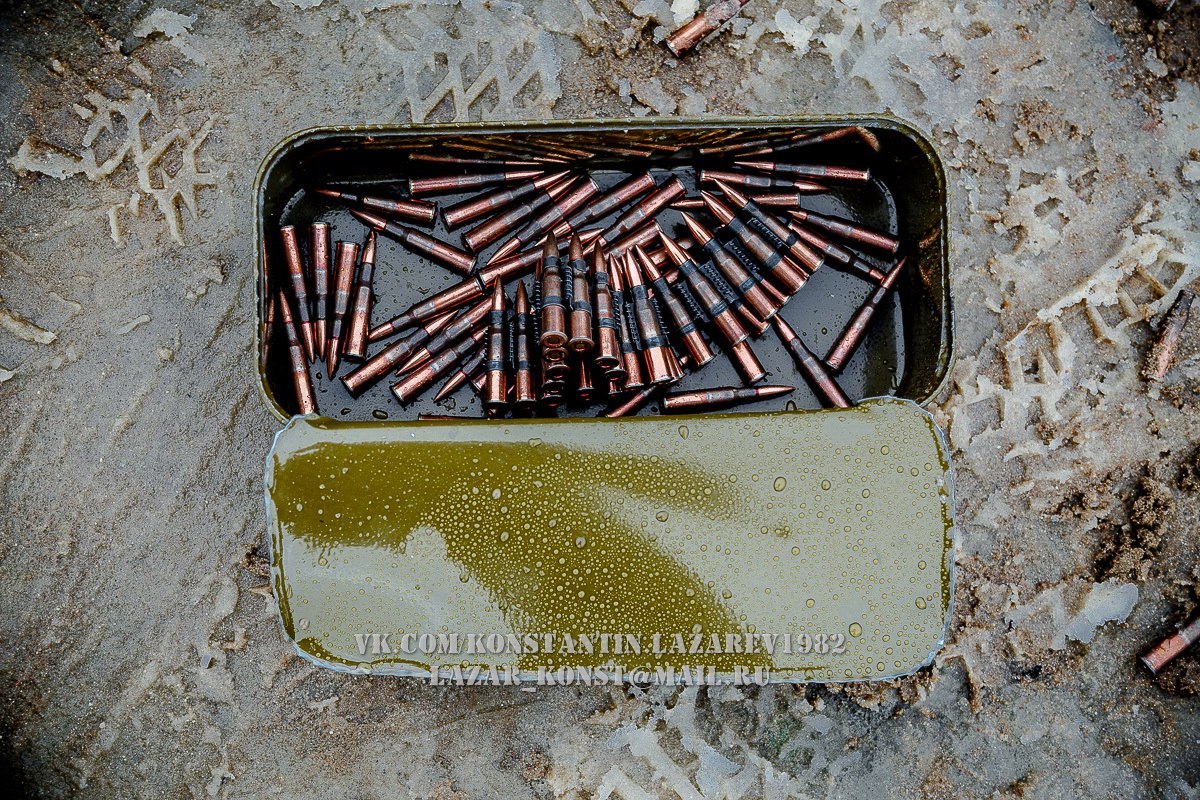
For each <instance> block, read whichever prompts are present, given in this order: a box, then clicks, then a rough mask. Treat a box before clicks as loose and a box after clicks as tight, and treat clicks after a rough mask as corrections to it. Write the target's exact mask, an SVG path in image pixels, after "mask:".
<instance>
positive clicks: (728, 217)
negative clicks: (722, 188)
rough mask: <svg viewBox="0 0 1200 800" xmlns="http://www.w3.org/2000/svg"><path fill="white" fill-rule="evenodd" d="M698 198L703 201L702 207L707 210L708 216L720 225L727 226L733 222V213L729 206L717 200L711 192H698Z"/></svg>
mask: <svg viewBox="0 0 1200 800" xmlns="http://www.w3.org/2000/svg"><path fill="white" fill-rule="evenodd" d="M700 198H701V199H702V200H704V205H705V207H706V208H708V211H709V213H710V214H712V215H713V216H714V217H716V218H717V221H718V222H720V223H721V224H722V225H728V224H729V223H730V222H732V221H733V218H734V213H733V211H732V210H731V209H730V208H729V206H727V205H725V204H724V203H722V202H721V201H720V200H718V199H717V196H716V195H714V194H713V193H712V192H704V191H702V192H700Z"/></svg>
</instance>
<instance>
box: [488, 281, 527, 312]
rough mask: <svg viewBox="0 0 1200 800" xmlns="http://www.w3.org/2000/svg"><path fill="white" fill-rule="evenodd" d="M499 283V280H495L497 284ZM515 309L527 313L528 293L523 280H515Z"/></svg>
mask: <svg viewBox="0 0 1200 800" xmlns="http://www.w3.org/2000/svg"><path fill="white" fill-rule="evenodd" d="M499 284H500V282H499V281H497V282H496V285H497V286H498V285H499ZM515 310H516V313H518V314H528V313H529V293H528V292H526V291H525V281H517V300H516V303H515Z"/></svg>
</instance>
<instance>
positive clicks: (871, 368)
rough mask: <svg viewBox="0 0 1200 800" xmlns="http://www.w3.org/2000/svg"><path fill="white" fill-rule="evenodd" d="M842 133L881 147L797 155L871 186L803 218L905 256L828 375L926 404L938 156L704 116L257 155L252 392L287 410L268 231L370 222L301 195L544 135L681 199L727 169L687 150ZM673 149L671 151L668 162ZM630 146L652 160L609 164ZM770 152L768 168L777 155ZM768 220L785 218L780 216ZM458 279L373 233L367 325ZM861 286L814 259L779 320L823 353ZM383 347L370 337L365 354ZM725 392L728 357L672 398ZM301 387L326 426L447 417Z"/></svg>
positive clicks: (594, 167)
mask: <svg viewBox="0 0 1200 800" xmlns="http://www.w3.org/2000/svg"><path fill="white" fill-rule="evenodd" d="M854 125H860V126H863V127H865V128H867V129H868V130H869V131H870V132H871V133H873V134H874V135H875V137H876V138H877V139H878V140H879V142H880V145H881V147H880V152H878V153H874V152H871V151H869V150H868V149H867V148H865V147H864V146H862V145H861V142H860V140H859V138H858V137H842V138H839V139H836V140H834V141H830V142H827V143H823V144H819V145H813V146H811V147H810V148H805V149H802V150H797V151H796V155H795V157H794V158H795V160H796V161H797V162H801V163H808V162H810V161H815V160H817V159H818V158H821V159H824V160H826V161H828V162H829V163H833V164H838V163H846V164H854V163H856V159H859V158H860V157H861V158H869V161H870V167H871V170H870V171H871V175H872V182H871V183H870V184H868V185H865V186H860V185H856V184H835V185H833V186H832V187H831V192H830V193H829V194H822V195H812V196H811V197H810V196H808V195H806V196H805V198H806V199H805V202H806V203H807V205H806V208H807V210H810V211H813V212H815V213H818V214H823V215H826V216H830V217H839V218H843V219H849V220H851V221H853V222H854V223H856V224H861V225H864V226H867V227H870V228H872V229H874V230H878V231H880V232H882V233H885V234H887V235H889V236H895V237H897V238H899V239H900V240H902V241H903V242H904V243H905V246H906V248H909V251H910V262H909V264H908V266H907V268H906V272H907V274H906V275H905V276H903V277H902V278H901V279H900V282H899V283H900V285H899V286H898V287H897V291H895V292H894V293H893V294H892V295H891V296H890V297H889V298H888V299H887V300H886V301H885V302H884V304H883V306H882V307H881V308H880V310H879V313H878V314H877V315H876V319H875V320H874V322H873V323H872V328H871V331H870V332H869V333H868V334H867V336H866V337H865V339H864V341H863V342H862V344H861V346H860V347H859V348H858V350H857V351H856V352H855V354H854V357H853V358H851V359H850V362H849V363H848V364H846V366H845V367H844V369H843V370H842V372H841V373H839V375H838V383H839V384H840V385H841V386H842V388H843V389H844V390H845V392H846V394H847V395H849V397H850V398H851V399H852V400H858V399H861V398H864V397H871V396H878V395H896V396H899V397H905V398H909V399H912V400H915V401H916V402H918V403H923V402H925V401H927V400H928V399H929V398H930V397H932V396H933V395H934V394H935V393H936V392H937V390H938V388H939V387H940V386H941V384H942V382H943V381H944V380H945V378H946V375H947V374H948V372H949V368H950V365H951V360H952V354H953V326H952V310H951V301H950V282H949V259H948V245H947V234H946V231H947V222H946V213H947V202H946V191H947V190H946V181H945V176H944V174H943V170H942V166H941V162H940V161H939V159H938V157H937V155H936V153H935V152H934V149H933V147H932V145H931V144H930V143H929V141H928V140H927V139H926V138H925V137H924V136H923V135H922V134H920V133H919V132H918V131H916V130H915V129H914V128H913V127H911V126H910V125H908V124H907V123H904V122H902V121H899V120H896V119H893V118H891V117H886V116H878V117H764V118H719V117H714V118H705V119H699V120H686V119H685V120H647V119H638V120H607V121H605V120H583V121H578V122H553V123H504V124H491V123H489V124H465V125H414V126H404V127H400V126H390V127H389V126H382V127H356V128H320V129H313V130H308V131H304V132H301V133H297V134H295V135H293V136H290V137H288V138H287V139H286V140H284V141H283V142H282V143H281V144H280V145H278V146H277V147H276V148H275V149H274V150H273V151H272V152H271V153H270V154H269V155H268V156H267V157H266V159H265V160H264V162H263V165H262V167H261V169H260V171H259V174H258V177H257V179H256V182H255V187H254V211H255V215H256V226H255V238H256V246H257V254H258V260H257V264H258V269H259V275H258V319H259V322H260V324H259V326H258V333H257V347H258V352H259V355H260V358H259V359H258V363H259V365H260V374H259V379H260V380H259V385H260V387H261V389H262V392H263V395H264V397H265V399H266V401H267V403H268V405H269V406H270V408H271V409H272V411H273V412H274V413H275V414H276V416H277V417H278V418H279V419H281V420H282V419H286V418H287V417H289V416H290V415H291V414H293V413H295V411H296V410H297V403H296V397H295V392H294V389H293V388H292V379H291V372H290V365H289V362H288V358H287V345H286V341H285V339H284V335H283V331H282V330H281V329H280V326H279V325H271V326H266V325H265V324H263V323H265V321H266V320H267V318H268V307H269V305H270V302H271V301H272V298H273V292H274V291H275V289H277V288H279V285H278V284H279V281H280V280H281V278H284V279H285V278H286V273H285V271H284V270H282V268H281V265H282V246H281V244H280V242H279V236H278V228H279V226H281V225H287V224H295V225H297V226H304V227H303V228H302V229H304V230H307V225H308V224H309V223H311V222H313V221H319V222H327V223H329V224H330V225H331V232H330V238H331V240H334V241H336V240H346V241H356V242H361V241H363V240H364V239H365V237H366V234H367V229H366V226H364V225H363V224H361V223H360V222H358V221H357V220H356V219H354V217H353V216H352V215H351V213H350V207H349V206H347V205H346V204H344V203H339V202H337V201H331V200H329V199H328V198H325V197H322V196H321V195H319V194H317V193H316V192H315V191H313V190H312V187H323V186H329V187H333V188H342V189H345V190H348V191H359V192H370V193H373V194H379V195H384V196H392V197H400V196H403V195H405V194H406V189H407V186H408V184H407V181H408V179H409V178H411V177H414V176H416V177H420V176H436V175H445V174H448V173H449V172H451V171H452V170H453V167H452V166H450V165H446V164H439V163H432V162H427V161H414V162H411V163H410V162H409V160H408V158H407V155H408V154H409V153H411V152H429V151H430V150H431V149H436V148H443V147H449V146H457V145H459V144H461V145H463V146H465V147H468V148H472V149H478V148H479V147H480V146H481V145H488V144H489V143H491V144H495V145H496V146H497V149H508V150H512V151H514V152H515V151H517V150H519V149H520V147H521V144H522V142H523V141H528V142H529V143H530V145H531V150H536V151H538V152H540V151H541V149H543V148H544V147H545V146H546V143H547V142H548V141H551V140H554V141H561V142H562V143H563V147H564V148H569V151H570V152H574V151H576V150H586V151H588V152H595V153H599V154H600V155H597V156H596V157H594V158H591V159H589V160H588V161H587V162H586V163H585V164H583V166H585V167H586V168H587V169H588V170H589V172H592V173H593V174H595V176H596V179H597V182H598V183H599V184H600V186H601V189H602V190H603V191H607V190H608V189H610V188H611V187H612V186H614V185H616V184H617V183H619V182H620V181H622V180H624V179H625V177H626V175H627V174H634V173H638V172H644V171H646V170H647V169H649V170H650V171H651V172H652V173H653V174H654V175H655V177H656V178H657V180H658V182H659V184H660V185H662V184H663V183H664V181H665V180H667V179H668V178H669V177H670V176H675V177H678V178H679V180H680V181H681V182H682V183H683V185H684V186H685V187H686V188H687V190H688V195H689V196H698V195H699V188H700V187H699V186H698V184H697V177H698V176H697V174H696V172H697V169H696V168H695V167H702V168H708V167H711V168H716V169H724V168H728V167H729V165H730V164H731V161H730V160H729V159H728V158H721V157H717V156H713V157H707V158H706V157H703V156H698V155H696V154H695V150H696V147H698V146H699V145H702V144H703V142H704V141H706V140H711V139H712V138H713V136H714V135H715V134H719V133H720V132H721V131H731V132H732V131H735V130H736V131H742V132H749V133H752V134H753V133H760V134H761V136H762V137H772V136H778V135H782V134H785V133H789V132H802V131H805V130H813V131H816V130H821V129H831V128H840V127H844V126H854ZM609 140H611V142H619V144H620V147H618V146H617V145H616V144H611V143H610V144H609V145H607V146H604V142H606V141H609ZM674 148H679V149H678V151H677V152H675V153H674V154H672V152H671V151H672V150H673V149H674ZM634 151H639V152H650V153H652V155H650V156H648V157H637V156H636V155H616V154H614V155H609V154H610V153H621V152H634ZM564 152H567V151H566V150H565V151H564ZM801 154H802V155H801ZM773 158H774V159H775V160H780V159H781V156H775V157H773ZM693 165H695V166H693ZM554 169H555V170H557V169H558V167H554ZM706 188H707V187H706ZM470 196H473V194H472V193H461V194H446V195H439V196H438V197H437V198H435V199H436V200H437V201H438V202H439V203H444V204H446V205H449V204H452V203H455V202H459V201H461V200H464V199H466V198H468V197H470ZM616 216H618V215H617V214H615V213H614V214H611V215H610V216H608V217H605V218H604V219H601V220H597V221H595V222H592V223H589V225H588V227H604V226H606V225H607V224H610V223H611V221H612V220H613V219H615V218H616ZM779 216H780V217H784V216H785V215H784V214H783V213H782V212H780V214H779ZM663 219H665V220H667V222H668V224H667V225H666V227H667V228H668V232H669V233H671V234H672V235H675V236H676V237H679V236H681V235H683V234H684V233H686V231H685V229H684V226H683V225H682V223H681V222H680V221H679V220H678V219H677V218H676V214H675V212H673V211H672V212H668V213H667V214H664V216H663ZM461 232H462V229H459V230H457V231H453V232H452V231H448V230H447V229H446V227H445V224H444V222H443V221H442V220H441V219H438V221H437V222H436V224H435V226H434V229H433V231H432V234H433V235H434V236H436V237H437V238H439V239H442V240H445V241H447V242H450V243H452V244H455V246H459V243H460V239H459V235H460V234H461ZM498 246H499V243H497V244H496V245H493V246H491V247H489V248H486V249H485V250H483V251H482V252H481V253H480V254H479V255H480V263H483V262H486V260H487V259H488V258H489V257H490V255H491V253H492V252H493V251H494V249H495V248H496V247H498ZM693 253H694V254H695V251H693ZM864 260H866V261H868V262H869V263H872V264H878V265H880V266H884V267H886V266H887V265H888V264H890V263H891V261H890V260H889V258H888V256H886V254H880V253H878V252H876V251H870V250H868V251H866V256H865V259H864ZM272 265H275V266H272ZM460 280H461V277H460V276H458V275H455V274H453V273H452V272H450V271H448V270H446V269H445V268H444V267H441V266H438V265H437V264H434V263H432V262H429V261H428V260H427V259H425V258H423V257H421V256H419V255H416V254H413V253H410V252H409V251H408V250H406V249H405V248H404V247H403V246H402V245H399V244H397V243H395V242H392V241H390V240H388V239H386V238H380V240H379V253H378V257H377V266H376V273H375V283H374V294H375V298H376V302H375V304H374V306H373V309H372V313H371V317H372V319H371V322H372V325H376V324H378V323H379V322H382V321H384V320H387V319H389V318H390V317H392V316H393V315H395V314H396V313H398V312H400V311H402V310H404V309H405V308H407V307H408V306H410V305H412V304H413V303H414V302H417V301H419V300H421V299H423V298H424V297H426V296H428V295H430V294H432V293H434V292H437V291H440V290H441V289H444V288H446V287H448V286H450V285H452V284H454V283H457V282H459V281H460ZM511 288H512V287H511V284H509V289H510V290H511ZM871 291H872V287H871V286H870V285H869V284H867V283H865V282H863V281H861V280H859V279H857V278H856V277H854V276H853V275H849V274H844V273H840V272H838V271H837V270H834V269H829V268H828V265H826V266H824V267H822V268H820V269H819V270H818V271H817V273H816V274H815V275H814V276H813V277H812V278H811V279H810V280H809V282H808V284H807V285H806V286H805V287H804V288H803V289H802V290H801V291H800V292H799V293H798V294H797V295H796V296H795V297H794V298H793V299H792V300H791V302H789V303H788V304H787V305H786V306H785V307H784V308H783V309H782V310H781V312H780V315H781V318H783V319H784V320H785V321H786V322H787V323H788V324H789V325H791V327H792V328H794V329H795V330H796V332H797V333H798V334H799V335H800V336H801V337H802V339H803V341H804V343H805V344H806V346H808V347H809V348H810V349H811V350H812V351H813V352H816V353H826V352H828V351H829V349H830V348H831V347H832V346H833V344H834V341H835V339H836V338H837V336H838V335H839V334H840V333H841V331H842V329H843V328H844V326H845V324H846V323H847V321H848V320H849V319H850V318H851V317H852V316H853V314H854V313H855V311H856V310H857V309H858V308H859V306H860V305H861V304H862V303H863V302H864V300H865V299H866V298H867V297H868V295H869V294H870V292H871ZM382 346H383V345H382V344H380V343H376V344H375V345H373V346H372V347H371V348H370V352H374V351H376V350H377V349H378V348H380V347H382ZM753 347H754V351H755V353H756V354H757V355H758V356H759V358H760V359H761V360H762V362H763V364H764V366H765V367H766V368H767V370H768V373H769V375H768V379H769V380H771V381H772V382H775V381H777V380H778V381H782V382H796V381H792V380H790V379H789V378H788V377H787V376H791V375H794V366H793V364H792V361H791V358H790V356H789V354H788V352H787V351H786V350H785V349H784V348H783V346H782V345H781V344H780V343H779V342H778V341H777V340H776V337H773V336H765V337H761V338H758V339H755V340H753ZM346 369H348V366H347V365H343V367H342V371H345V370H346ZM736 383H738V375H737V372H736V371H735V369H734V367H733V365H732V364H731V363H729V361H728V359H725V358H718V359H716V360H715V361H714V362H713V363H712V364H710V365H709V366H707V367H705V368H704V370H703V371H702V372H700V373H696V374H689V375H687V376H686V377H685V378H684V379H683V380H682V381H680V382H679V383H678V384H677V385H676V386H675V387H673V388H674V389H675V390H678V391H683V390H689V389H699V388H703V387H706V386H721V385H733V384H736ZM313 391H314V397H315V399H316V402H317V407H318V409H319V413H321V414H322V415H325V416H329V417H332V418H335V419H352V420H353V419H359V420H364V421H370V420H373V419H379V418H381V417H387V418H396V417H397V416H402V418H406V419H407V418H411V417H414V416H416V414H418V413H444V412H445V410H446V409H445V406H442V405H436V404H434V402H433V400H432V396H433V393H432V392H430V393H429V394H427V395H425V396H422V397H421V398H419V399H418V400H417V401H416V402H414V403H413V404H412V405H411V406H409V407H408V408H407V409H405V410H403V411H401V409H400V408H399V407H398V406H397V405H396V403H395V402H394V400H393V399H392V397H391V394H390V392H388V389H387V385H386V383H385V382H380V383H379V384H378V385H376V386H374V387H372V388H371V389H370V390H368V391H367V392H365V393H364V394H363V396H362V397H361V398H358V399H357V400H356V399H355V398H353V397H351V395H350V394H349V392H348V391H347V390H346V389H345V387H344V386H343V385H342V382H341V381H340V380H337V379H336V378H335V379H333V380H330V379H329V378H328V377H327V376H326V375H325V374H324V373H323V372H318V371H317V370H313ZM602 394H603V393H601V395H602ZM467 395H469V392H467V391H465V390H464V391H463V392H461V393H459V394H458V395H457V397H456V399H455V402H456V403H457V404H458V407H457V408H456V409H455V411H456V412H461V413H468V414H470V413H479V409H478V402H477V401H476V400H474V399H471V398H468V397H467ZM789 404H790V405H789ZM764 406H766V407H776V408H780V409H782V408H784V407H785V406H786V407H788V408H791V407H793V406H794V407H796V408H800V409H805V408H814V409H815V408H820V407H821V402H820V399H819V398H818V397H817V396H816V395H815V394H813V392H812V391H811V388H810V387H809V386H808V385H807V384H806V383H804V382H803V381H800V382H799V385H798V387H797V390H796V392H795V393H794V394H793V395H791V396H790V397H788V398H785V399H781V400H779V401H778V403H777V404H776V405H775V406H772V405H771V404H770V403H765V404H764ZM602 408H603V406H602V405H600V404H598V405H597V406H595V407H593V408H590V409H580V410H579V414H580V415H582V416H595V415H596V414H597V413H599V412H600V411H601V410H602ZM655 408H656V406H655V404H654V403H650V404H648V405H647V407H646V409H645V410H644V411H643V412H642V413H652V411H653V410H654V409H655Z"/></svg>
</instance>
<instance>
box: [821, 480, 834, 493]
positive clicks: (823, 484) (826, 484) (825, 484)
mask: <svg viewBox="0 0 1200 800" xmlns="http://www.w3.org/2000/svg"><path fill="white" fill-rule="evenodd" d="M821 488H822V489H824V490H825V491H827V492H828V491H829V490H830V489H832V488H833V484H832V483H830V482H829V481H821Z"/></svg>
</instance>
